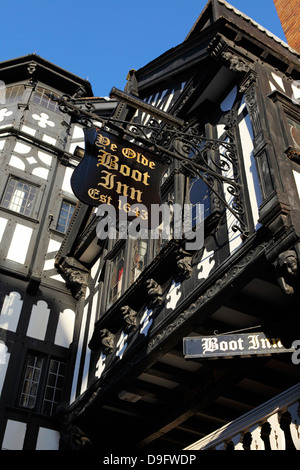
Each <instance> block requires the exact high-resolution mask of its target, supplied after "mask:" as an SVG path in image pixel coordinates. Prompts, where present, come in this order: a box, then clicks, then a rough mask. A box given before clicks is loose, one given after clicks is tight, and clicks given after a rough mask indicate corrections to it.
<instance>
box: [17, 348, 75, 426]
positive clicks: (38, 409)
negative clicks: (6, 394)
mask: <svg viewBox="0 0 300 470" xmlns="http://www.w3.org/2000/svg"><path fill="white" fill-rule="evenodd" d="M32 358H33V359H34V363H36V362H37V361H40V362H41V366H40V367H39V369H37V368H35V369H34V372H35V371H36V370H39V377H38V380H35V381H32V380H30V381H28V382H30V385H29V387H30V388H29V389H28V390H29V391H30V392H31V391H32V387H31V385H32V383H33V382H34V383H35V395H33V394H32V395H30V396H31V397H33V399H34V403H33V405H32V406H26V405H25V404H24V403H23V402H22V396H23V400H26V401H28V393H27V392H26V393H23V390H24V389H25V381H26V378H27V377H29V374H28V367H29V366H30V364H29V361H30V359H32ZM54 362H57V363H58V364H59V369H58V370H60V369H61V368H63V369H64V375H63V374H53V372H52V371H50V368H51V365H52V364H53V363H54ZM66 369H67V362H66V361H65V360H62V359H61V358H57V357H55V356H47V355H46V354H44V353H41V352H38V351H31V350H29V351H28V352H27V354H26V357H25V360H24V364H23V371H22V375H21V381H20V387H19V393H18V395H17V407H18V408H22V409H23V410H28V411H29V412H34V413H38V414H40V415H42V416H48V417H51V416H54V414H55V410H56V407H57V406H58V405H59V403H61V402H62V401H63V397H64V390H65V386H66V377H67V371H66ZM50 374H52V379H53V376H54V377H56V379H55V385H56V384H57V382H58V377H60V378H61V377H62V381H63V383H62V386H61V387H58V386H55V387H53V386H51V385H49V378H50ZM50 389H52V392H53V393H52V396H53V398H57V392H59V399H58V400H56V401H54V400H49V394H48V398H46V393H47V392H49V390H50ZM29 398H30V397H29ZM46 403H51V412H50V413H49V412H45V408H46V407H45V404H46Z"/></svg>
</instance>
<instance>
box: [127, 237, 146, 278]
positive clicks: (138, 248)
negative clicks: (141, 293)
mask: <svg viewBox="0 0 300 470" xmlns="http://www.w3.org/2000/svg"><path fill="white" fill-rule="evenodd" d="M146 253H147V242H146V241H145V240H141V239H139V240H134V247H133V259H132V267H131V273H130V282H134V281H135V280H136V279H137V278H138V276H139V275H140V274H141V272H142V271H143V269H144V267H145V265H146Z"/></svg>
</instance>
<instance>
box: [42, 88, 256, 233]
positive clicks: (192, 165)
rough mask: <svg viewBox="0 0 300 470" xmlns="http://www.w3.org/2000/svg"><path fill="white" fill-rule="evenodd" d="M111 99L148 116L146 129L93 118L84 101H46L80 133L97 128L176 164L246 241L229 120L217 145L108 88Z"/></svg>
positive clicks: (172, 118) (229, 118)
mask: <svg viewBox="0 0 300 470" xmlns="http://www.w3.org/2000/svg"><path fill="white" fill-rule="evenodd" d="M111 96H114V97H116V98H117V99H119V100H120V101H121V102H122V101H125V103H126V104H128V105H129V106H132V107H133V108H135V109H136V110H141V111H142V112H144V113H146V114H148V115H150V116H151V118H150V119H149V120H146V123H145V124H143V123H142V122H137V119H136V118H133V119H132V120H130V121H126V120H121V119H117V118H115V116H114V115H112V116H111V117H109V118H104V117H101V116H99V115H98V114H96V113H95V112H94V107H93V104H92V103H91V106H90V103H89V101H88V100H84V103H81V104H80V105H78V103H77V102H76V99H74V98H71V97H69V96H67V95H62V96H61V97H54V96H53V95H52V96H51V99H52V100H54V101H56V102H58V104H59V109H60V111H61V112H63V113H68V114H70V115H72V117H73V119H74V120H75V121H76V122H77V123H79V124H81V125H83V126H84V127H95V126H98V127H99V126H100V127H101V128H102V129H103V130H108V131H111V132H117V133H119V134H120V135H122V136H125V137H126V136H127V137H128V138H130V139H134V141H135V142H136V143H137V144H138V145H141V146H144V147H145V148H147V149H148V150H150V151H151V152H153V153H155V154H156V155H157V156H158V157H159V158H161V160H162V161H167V160H170V159H171V160H177V161H179V162H180V163H181V167H180V171H181V172H182V173H184V174H186V175H187V174H189V173H190V174H191V175H194V176H195V175H197V176H199V178H201V179H202V180H203V182H204V183H205V184H206V185H207V186H208V187H209V189H210V190H211V192H212V193H213V194H214V196H215V197H216V198H217V200H218V201H219V205H220V206H221V207H223V208H224V209H225V210H228V211H229V212H230V213H231V214H232V215H233V217H234V219H235V223H233V224H232V226H231V229H232V230H233V231H234V232H237V231H239V232H240V233H241V235H242V236H243V237H244V238H247V237H248V236H249V229H248V225H247V221H246V220H245V210H244V204H243V185H242V183H241V176H240V175H241V171H240V167H239V161H238V157H237V148H236V144H235V137H234V127H235V125H236V123H235V117H234V116H232V115H231V114H230V113H229V115H228V116H227V121H228V122H227V124H226V127H225V137H224V139H223V140H220V139H211V138H206V137H205V136H203V135H201V134H200V133H199V132H198V130H197V129H196V128H194V127H192V126H190V125H189V124H188V123H185V122H184V121H183V120H182V119H179V118H177V117H175V116H173V115H171V114H169V113H167V112H165V111H161V110H160V109H158V108H156V107H155V106H152V105H149V104H148V103H145V102H144V101H143V100H141V99H140V98H137V97H135V96H132V95H129V94H128V93H126V92H122V91H121V90H118V89H117V88H113V89H112V91H111Z"/></svg>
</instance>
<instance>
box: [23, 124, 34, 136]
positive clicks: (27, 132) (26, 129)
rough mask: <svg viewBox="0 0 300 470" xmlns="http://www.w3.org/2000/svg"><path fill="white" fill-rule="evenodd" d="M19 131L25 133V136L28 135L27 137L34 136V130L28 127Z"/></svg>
mask: <svg viewBox="0 0 300 470" xmlns="http://www.w3.org/2000/svg"><path fill="white" fill-rule="evenodd" d="M21 131H23V132H26V134H29V135H35V134H36V129H33V128H32V127H28V126H22V127H21Z"/></svg>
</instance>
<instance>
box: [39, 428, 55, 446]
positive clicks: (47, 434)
mask: <svg viewBox="0 0 300 470" xmlns="http://www.w3.org/2000/svg"><path fill="white" fill-rule="evenodd" d="M59 437H60V434H59V432H58V431H55V430H54V429H48V428H42V427H41V428H39V432H38V438H37V443H36V450H58V448H59Z"/></svg>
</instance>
